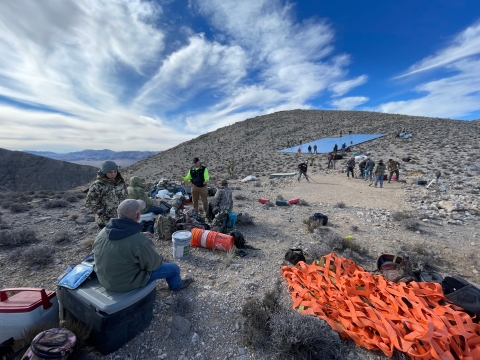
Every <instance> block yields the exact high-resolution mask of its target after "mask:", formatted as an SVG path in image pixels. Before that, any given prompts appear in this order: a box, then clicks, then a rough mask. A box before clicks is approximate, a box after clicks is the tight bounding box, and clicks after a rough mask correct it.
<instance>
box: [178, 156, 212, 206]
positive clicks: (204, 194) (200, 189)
mask: <svg viewBox="0 0 480 360" xmlns="http://www.w3.org/2000/svg"><path fill="white" fill-rule="evenodd" d="M209 180H210V175H209V174H208V169H207V167H206V166H204V165H202V164H201V163H200V159H199V158H198V157H196V158H194V159H193V166H192V167H191V168H190V170H188V173H187V176H185V177H184V178H183V181H191V182H192V202H193V208H194V209H195V211H196V212H197V213H198V198H199V197H200V198H201V199H202V205H203V211H204V212H205V213H206V212H207V210H208V190H207V182H208V181H209Z"/></svg>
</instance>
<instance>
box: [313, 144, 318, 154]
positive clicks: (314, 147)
mask: <svg viewBox="0 0 480 360" xmlns="http://www.w3.org/2000/svg"><path fill="white" fill-rule="evenodd" d="M313 152H314V153H315V154H318V153H317V144H315V145H313Z"/></svg>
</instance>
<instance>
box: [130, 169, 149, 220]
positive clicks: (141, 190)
mask: <svg viewBox="0 0 480 360" xmlns="http://www.w3.org/2000/svg"><path fill="white" fill-rule="evenodd" d="M127 191H128V197H129V198H130V199H140V200H143V201H145V204H147V206H146V207H145V209H143V211H142V212H143V213H145V212H147V210H148V207H149V206H152V205H155V204H154V203H153V200H152V199H150V198H149V197H148V195H147V193H146V192H145V180H143V179H141V178H139V177H138V176H133V177H131V178H130V186H129V187H127Z"/></svg>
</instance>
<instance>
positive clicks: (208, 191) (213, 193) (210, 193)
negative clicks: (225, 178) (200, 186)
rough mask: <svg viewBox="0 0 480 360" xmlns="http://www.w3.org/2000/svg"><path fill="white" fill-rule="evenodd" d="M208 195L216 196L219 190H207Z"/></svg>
mask: <svg viewBox="0 0 480 360" xmlns="http://www.w3.org/2000/svg"><path fill="white" fill-rule="evenodd" d="M207 193H208V196H215V194H216V193H217V189H216V188H211V187H209V188H207Z"/></svg>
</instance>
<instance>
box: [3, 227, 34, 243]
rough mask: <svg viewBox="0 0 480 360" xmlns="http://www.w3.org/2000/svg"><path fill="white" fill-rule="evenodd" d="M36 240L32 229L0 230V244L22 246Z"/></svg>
mask: <svg viewBox="0 0 480 360" xmlns="http://www.w3.org/2000/svg"><path fill="white" fill-rule="evenodd" d="M35 242H38V239H37V236H36V235H35V232H34V231H33V230H27V229H19V230H0V246H11V247H14V246H22V245H26V244H31V243H35Z"/></svg>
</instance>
